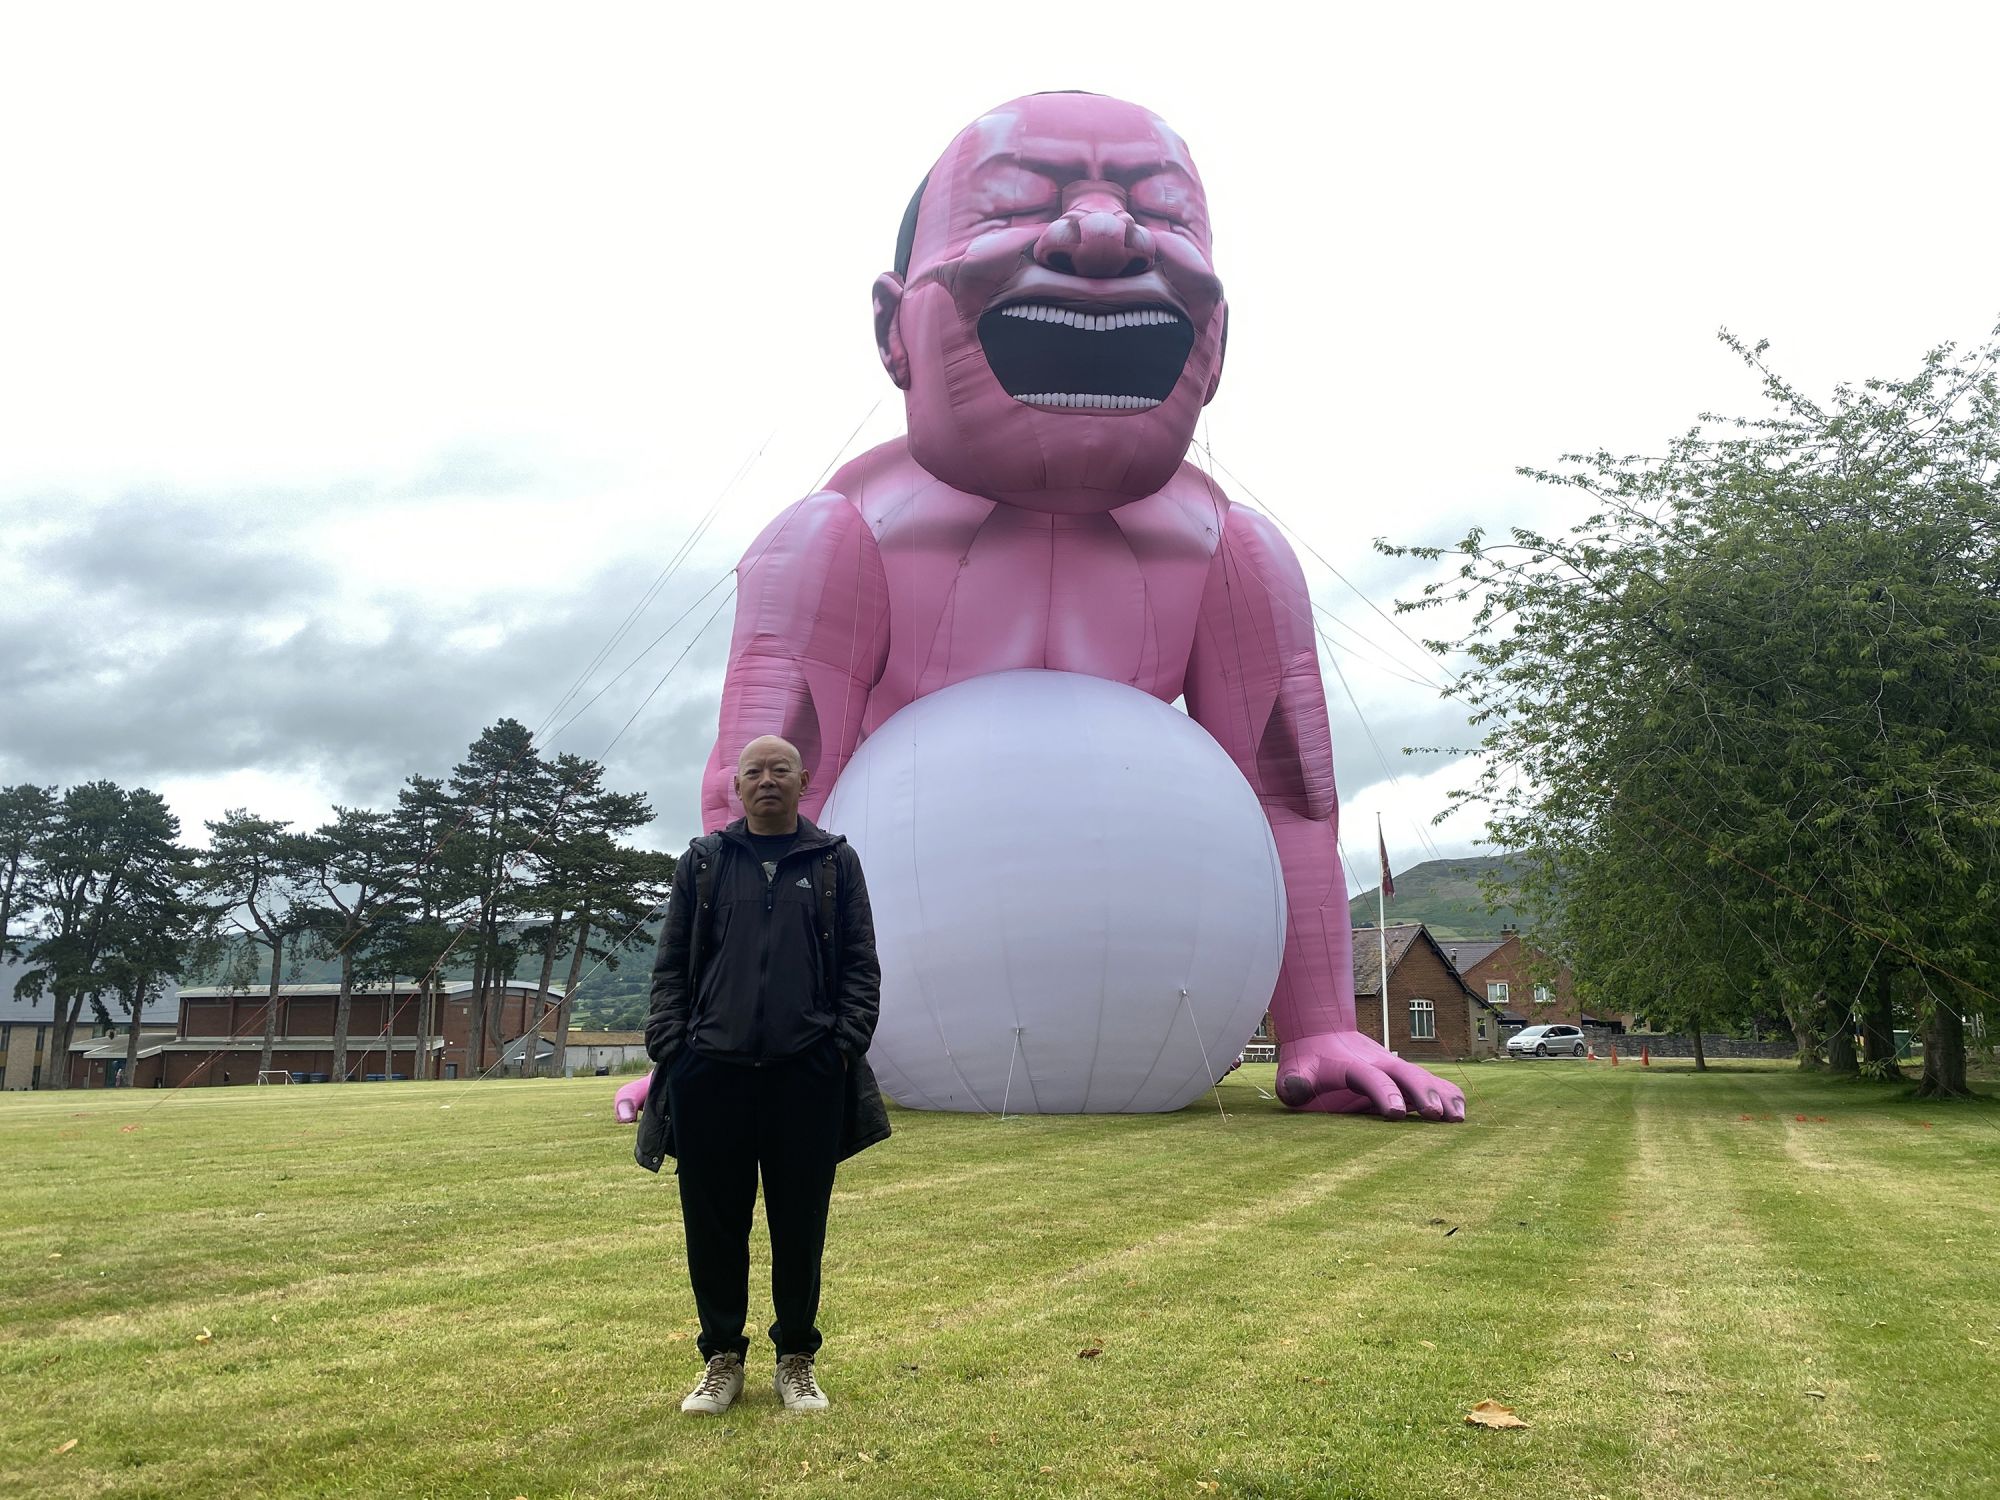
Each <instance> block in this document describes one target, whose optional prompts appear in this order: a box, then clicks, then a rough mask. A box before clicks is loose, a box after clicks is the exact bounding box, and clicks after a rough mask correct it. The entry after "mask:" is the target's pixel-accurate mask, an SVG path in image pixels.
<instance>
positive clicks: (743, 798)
mask: <svg viewBox="0 0 2000 1500" xmlns="http://www.w3.org/2000/svg"><path fill="white" fill-rule="evenodd" d="M811 781H812V776H811V774H810V773H809V772H808V771H807V770H806V768H805V766H804V765H803V764H801V762H800V760H799V752H798V747H797V746H796V745H794V744H792V742H791V741H790V740H781V739H779V738H778V736H776V735H775V734H767V735H762V736H760V737H758V738H757V739H754V740H752V741H751V742H750V743H749V744H747V745H745V746H744V747H743V753H742V754H741V755H739V756H737V757H736V796H737V799H738V800H739V801H740V802H742V804H743V813H744V816H745V817H747V818H748V819H749V821H750V831H751V832H752V833H790V832H791V831H792V830H793V829H794V828H796V827H798V821H799V798H800V797H801V796H802V795H803V794H804V792H805V789H806V787H807V786H808V785H809V784H810V783H811Z"/></svg>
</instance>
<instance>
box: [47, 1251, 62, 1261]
mask: <svg viewBox="0 0 2000 1500" xmlns="http://www.w3.org/2000/svg"><path fill="white" fill-rule="evenodd" d="M49 1259H50V1260H61V1259H62V1251H60V1250H55V1251H51V1252H50V1254H49Z"/></svg>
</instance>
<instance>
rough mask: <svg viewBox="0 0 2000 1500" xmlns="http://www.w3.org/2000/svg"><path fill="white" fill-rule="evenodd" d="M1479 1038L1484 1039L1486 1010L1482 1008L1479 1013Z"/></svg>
mask: <svg viewBox="0 0 2000 1500" xmlns="http://www.w3.org/2000/svg"><path fill="white" fill-rule="evenodd" d="M1479 1040H1480V1041H1482V1042H1483V1041H1485V1040H1486V1012H1485V1011H1483V1010H1482V1011H1481V1012H1480V1013H1479Z"/></svg>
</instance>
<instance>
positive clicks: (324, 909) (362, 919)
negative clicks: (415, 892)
mask: <svg viewBox="0 0 2000 1500" xmlns="http://www.w3.org/2000/svg"><path fill="white" fill-rule="evenodd" d="M333 814H334V816H333V821H332V822H330V823H326V824H323V825H322V826H321V827H320V829H319V831H318V832H317V833H315V834H314V835H313V836H312V838H311V839H310V840H309V841H308V843H307V844H306V851H307V854H308V858H309V862H310V863H309V868H310V871H311V876H312V881H313V883H314V885H316V886H317V887H318V888H319V899H318V903H317V904H316V906H315V907H314V908H313V909H312V910H311V912H310V916H309V918H308V920H310V921H311V923H312V926H313V930H314V933H315V936H316V937H317V938H318V940H319V944H320V949H321V952H322V953H323V954H325V955H328V956H331V957H333V958H335V959H336V960H337V961H338V962H339V964H340V998H339V999H338V1000H336V1001H335V1002H334V1009H333V1074H332V1076H333V1081H334V1082H335V1083H345V1082H347V1040H348V1027H349V1022H350V1019H351V1017H352V1013H353V1005H354V981H355V978H356V976H357V975H359V976H360V977H361V978H362V979H364V980H372V979H380V978H383V977H385V976H389V975H392V974H393V973H394V968H395V962H394V961H395V957H396V955H397V954H398V953H399V951H400V948H401V941H402V936H401V932H400V930H399V929H400V927H401V923H402V919H403V917H404V915H405V914H406V913H407V911H408V909H409V894H408V888H407V886H406V884H405V881H406V879H407V877H408V871H407V869H406V868H405V866H404V863H403V857H402V854H403V851H402V850H401V849H400V848H399V847H398V840H397V838H396V829H395V825H394V822H393V820H392V819H391V818H390V816H389V815H388V814H387V813H379V812H369V811H367V810H365V809H362V808H354V807H336V808H334V810H333ZM395 1022H396V1018H395V1016H394V1015H393V1014H391V1015H390V1016H389V1018H388V1022H387V1032H388V1034H387V1035H386V1036H385V1037H384V1039H383V1040H384V1046H385V1048H387V1047H390V1046H393V1043H394V1035H395ZM385 1071H387V1072H394V1071H395V1070H394V1069H393V1068H388V1069H385Z"/></svg>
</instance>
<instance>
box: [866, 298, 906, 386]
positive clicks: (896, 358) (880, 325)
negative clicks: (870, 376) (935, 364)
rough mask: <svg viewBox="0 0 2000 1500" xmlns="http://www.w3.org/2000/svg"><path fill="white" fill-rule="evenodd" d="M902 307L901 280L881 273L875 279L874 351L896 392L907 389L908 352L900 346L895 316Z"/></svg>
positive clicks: (900, 335) (900, 338) (901, 338)
mask: <svg viewBox="0 0 2000 1500" xmlns="http://www.w3.org/2000/svg"><path fill="white" fill-rule="evenodd" d="M902 306H903V278H902V277H900V276H898V275H897V274H896V273H895V272H894V271H884V272H883V273H882V274H881V275H880V276H877V277H876V278H875V351H876V352H877V353H878V354H880V355H881V356H882V368H883V369H885V370H887V371H888V372H889V378H890V379H891V380H893V381H895V382H896V387H897V389H899V390H905V391H907V390H908V389H909V388H910V351H909V350H908V349H906V348H905V347H904V346H903V333H902V330H901V329H900V328H899V327H898V326H897V324H896V314H897V313H898V312H900V311H901V310H902Z"/></svg>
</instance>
